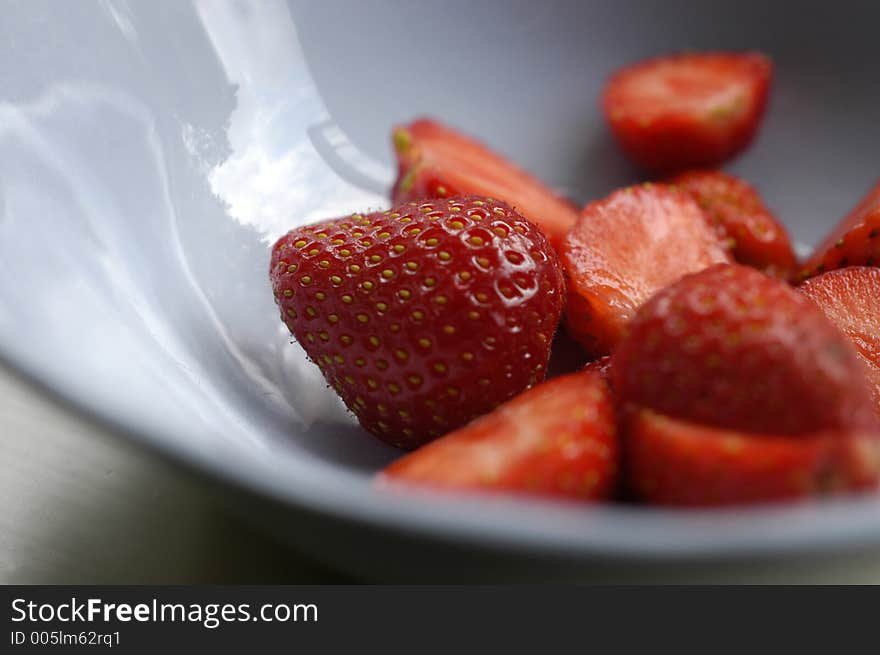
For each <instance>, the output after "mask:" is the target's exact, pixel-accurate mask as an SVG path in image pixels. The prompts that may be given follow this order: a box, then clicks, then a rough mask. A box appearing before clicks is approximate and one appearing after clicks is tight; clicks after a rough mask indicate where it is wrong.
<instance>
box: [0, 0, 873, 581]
mask: <svg viewBox="0 0 880 655" xmlns="http://www.w3.org/2000/svg"><path fill="white" fill-rule="evenodd" d="M878 20H880V6H877V5H868V4H867V3H857V2H845V1H844V2H838V3H834V4H833V5H828V4H827V3H805V4H803V5H802V6H801V7H800V8H799V9H798V11H797V15H796V16H793V15H792V10H791V8H790V7H786V6H783V5H781V4H780V5H775V4H772V3H766V2H758V1H751V0H748V1H742V2H738V3H735V4H734V3H730V2H682V1H680V0H676V1H670V2H664V3H650V2H632V1H625V2H613V3H612V2H576V1H571V2H552V3H532V2H524V1H516V2H503V3H502V2H489V3H470V2H464V1H460V0H454V1H451V2H445V3H442V4H438V3H401V2H382V1H377V2H371V3H355V2H347V3H340V2H321V3H315V2H293V1H292V2H289V3H286V4H285V3H284V2H281V1H280V0H261V1H256V0H255V1H252V2H248V1H244V0H240V1H236V2H229V3H221V2H214V1H209V0H204V1H197V2H194V3H189V2H171V1H161V2H151V3H146V2H143V3H131V2H126V1H125V0H105V1H103V2H89V3H60V2H52V1H50V0H33V1H31V2H27V3H13V4H11V5H8V6H6V7H5V9H4V20H3V23H2V25H0V35H2V38H0V54H2V56H0V79H2V80H3V84H2V87H0V358H2V360H3V361H4V362H5V363H6V364H7V365H9V366H11V367H13V368H15V369H16V370H18V371H20V372H21V373H23V374H24V375H25V376H27V377H28V378H29V379H31V380H33V381H34V382H36V383H38V384H40V385H41V386H42V387H43V388H45V389H47V390H49V391H50V392H51V393H52V394H53V395H55V396H56V397H58V398H60V399H62V400H64V401H65V402H66V403H68V404H69V405H71V406H73V407H75V408H76V409H77V410H78V411H80V412H82V413H85V414H87V415H89V416H91V417H93V418H94V419H95V420H97V421H99V422H101V423H102V424H105V425H107V426H110V427H111V428H112V429H114V430H115V431H116V432H117V433H118V434H119V435H120V438H124V439H130V440H134V441H136V442H138V443H140V444H142V445H144V446H145V447H148V448H150V449H152V450H155V451H158V452H161V453H163V454H164V455H165V456H167V457H169V458H171V459H173V460H174V461H176V462H180V463H182V464H184V465H185V466H187V467H188V468H190V469H192V470H195V471H198V472H200V473H202V474H205V475H207V476H209V477H210V478H212V479H214V480H216V481H218V482H220V483H221V484H222V485H224V488H225V489H228V490H229V493H228V494H227V497H228V499H229V504H230V505H231V506H232V505H234V506H236V507H239V508H242V507H243V508H244V509H245V511H246V513H247V514H248V516H250V517H252V518H254V519H255V520H259V521H261V522H263V523H265V524H267V525H269V526H271V528H272V529H273V530H276V531H277V532H278V533H279V534H283V535H284V536H285V538H288V539H290V540H291V542H292V543H294V544H296V545H298V546H300V547H302V548H305V549H308V550H309V551H311V552H313V553H315V554H317V555H318V556H320V557H323V558H324V559H328V560H332V561H334V562H336V563H337V564H339V565H341V566H343V567H346V568H348V569H351V570H356V571H363V572H368V573H370V574H371V575H374V576H378V575H381V576H388V577H389V578H390V577H400V578H405V577H413V576H414V577H419V576H435V577H436V576H447V575H448V576H455V575H458V576H460V577H461V576H464V577H467V576H473V577H474V579H475V578H476V577H478V576H479V577H482V578H485V577H490V578H491V577H493V576H497V577H506V578H512V577H538V578H549V577H554V576H560V577H563V578H567V579H572V578H577V577H579V576H582V575H587V574H588V573H589V572H590V571H595V570H597V567H599V568H601V567H604V566H645V567H650V566H662V565H666V564H668V563H671V562H676V563H706V562H743V561H751V560H754V559H755V558H769V559H770V560H773V559H776V560H781V559H786V558H791V557H794V556H795V555H810V554H818V553H827V552H830V551H834V552H844V551H848V550H851V549H856V548H867V547H870V546H872V545H880V500H878V498H876V497H854V498H850V499H841V500H835V501H826V502H816V503H810V504H802V505H791V506H768V507H762V508H758V509H739V510H724V511H673V510H658V509H652V508H641V507H630V506H623V505H608V506H601V507H593V506H580V505H573V504H551V503H547V502H540V501H534V500H512V499H502V498H468V499H467V501H466V502H463V501H462V499H461V498H457V497H437V496H436V495H431V494H423V493H418V494H411V495H401V494H396V493H388V492H383V491H379V490H377V489H376V488H374V486H373V485H372V483H371V476H372V475H373V473H374V472H376V471H377V470H379V469H380V468H381V467H382V466H383V465H385V464H387V463H388V462H390V461H391V460H393V459H394V458H395V457H397V456H398V455H399V453H398V452H397V451H395V450H394V449H392V448H390V447H387V446H385V445H383V444H382V443H380V442H379V441H378V440H376V439H373V438H371V437H369V436H368V435H366V434H365V433H363V432H362V431H361V430H360V429H359V428H358V427H357V425H356V423H355V422H354V421H353V419H352V418H351V416H349V415H348V414H347V413H346V412H345V411H344V408H343V407H342V406H341V404H340V402H339V401H338V399H337V398H336V397H335V395H334V394H333V393H332V392H331V391H329V390H328V389H327V388H326V386H325V385H324V383H323V380H322V379H321V377H320V374H319V372H318V370H317V368H315V367H313V366H312V365H311V364H309V363H307V361H306V359H305V356H304V354H303V352H302V350H301V348H300V347H299V346H298V345H296V344H295V343H291V338H290V336H289V335H288V333H287V331H286V328H285V327H284V326H283V325H282V324H281V322H280V321H279V320H278V317H277V311H276V308H275V306H274V304H273V299H272V294H271V289H270V286H269V282H268V276H267V268H268V257H269V246H270V245H271V243H272V242H273V240H274V239H276V238H277V237H278V236H279V235H280V234H282V233H284V232H285V231H286V230H287V229H289V228H291V227H292V226H294V225H300V224H305V223H308V222H312V221H314V220H317V219H321V218H325V217H333V216H338V215H342V214H345V213H349V212H352V211H360V210H365V209H367V208H380V207H385V206H387V205H388V200H387V190H388V188H389V186H390V184H391V182H392V179H393V174H394V169H393V165H392V164H393V162H392V157H391V151H390V144H389V132H390V128H391V126H392V125H393V124H395V123H398V122H403V121H407V120H409V119H411V118H413V117H415V116H418V115H432V116H436V117H439V118H441V119H442V120H444V121H447V122H449V123H451V124H453V125H455V126H457V127H460V128H462V129H463V130H465V131H467V132H470V133H472V134H475V135H479V136H480V137H481V138H482V139H484V140H485V141H487V142H488V143H490V144H492V145H494V146H495V147H497V148H498V149H499V150H501V151H502V152H504V153H505V154H507V155H509V156H510V157H511V158H513V159H514V160H516V161H518V162H519V163H521V164H522V165H523V166H524V167H526V168H528V169H530V170H532V171H533V172H535V173H537V174H538V175H539V176H541V177H542V178H544V179H545V180H547V181H548V182H549V183H551V184H552V185H553V186H555V187H557V188H558V189H560V190H561V191H564V192H566V193H568V194H569V195H570V196H572V197H573V198H574V199H576V200H578V201H579V202H584V201H587V200H589V199H592V198H597V197H600V196H602V195H605V194H607V193H608V192H610V191H611V190H612V189H613V188H615V187H618V186H621V185H623V184H626V183H629V182H632V181H634V180H637V179H639V173H638V171H636V170H634V169H632V168H631V167H630V166H629V165H628V164H627V162H626V161H625V159H624V158H623V157H622V156H621V155H620V154H619V152H618V150H617V149H616V147H615V146H614V144H613V143H612V141H611V138H610V136H609V134H608V132H607V129H606V127H605V125H604V123H603V121H602V118H601V116H600V113H599V110H598V100H597V99H598V94H599V92H600V90H601V87H602V84H603V81H604V80H605V79H606V77H607V76H608V75H609V73H611V72H612V71H613V70H614V69H615V68H617V67H619V66H621V65H624V64H626V63H629V62H632V61H634V60H637V59H639V58H642V57H646V56H649V55H652V54H658V53H664V52H670V51H677V50H685V49H737V50H741V49H758V50H762V51H764V52H766V53H768V54H769V55H771V56H772V57H773V59H774V62H775V65H776V81H775V87H774V91H773V95H772V100H771V105H770V109H769V113H768V115H767V118H766V121H765V124H764V125H763V128H762V131H761V134H760V135H759V138H758V139H757V141H756V143H755V144H754V145H753V146H752V147H751V148H750V149H749V150H748V152H747V153H745V154H744V155H743V156H741V157H740V158H738V159H737V160H736V161H735V162H733V164H732V166H731V170H733V171H734V172H735V173H737V174H741V175H743V176H745V177H746V178H747V179H749V180H751V181H753V182H755V183H756V184H757V185H758V187H759V188H760V189H761V191H762V192H763V194H764V196H765V198H766V199H767V202H768V204H769V205H770V206H771V207H773V208H774V209H775V210H776V211H777V212H778V213H779V215H780V216H781V217H782V218H783V219H784V220H785V222H786V223H787V225H788V227H789V229H790V230H791V231H792V233H793V235H794V236H795V238H796V239H797V240H798V241H799V242H800V243H803V244H807V245H809V244H812V243H814V242H816V241H818V240H819V239H820V238H821V236H822V235H823V234H824V233H825V232H826V231H827V230H828V229H829V228H830V227H831V226H832V225H833V223H835V222H836V221H837V219H838V218H839V217H840V216H842V215H843V214H844V213H845V211H846V210H847V209H848V208H849V207H850V206H852V205H853V204H854V203H855V201H856V200H857V199H858V198H859V197H860V195H861V194H862V193H863V192H864V191H865V190H866V189H867V188H868V187H869V186H870V184H871V183H872V182H873V181H874V180H875V179H876V178H877V177H878V175H880V165H878V162H877V154H878V153H880V128H878V126H877V107H878V106H880V76H878V74H877V62H880V41H878V39H877V38H876V34H875V31H876V30H875V27H874V26H875V25H876V24H877V22H878ZM236 491H238V492H242V493H236ZM242 501H243V502H242ZM447 579H448V578H447Z"/></svg>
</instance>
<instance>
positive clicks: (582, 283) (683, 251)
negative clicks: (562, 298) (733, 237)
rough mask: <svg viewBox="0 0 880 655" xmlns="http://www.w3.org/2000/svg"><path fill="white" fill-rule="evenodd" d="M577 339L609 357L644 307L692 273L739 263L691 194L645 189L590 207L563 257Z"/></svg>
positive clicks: (569, 321)
mask: <svg viewBox="0 0 880 655" xmlns="http://www.w3.org/2000/svg"><path fill="white" fill-rule="evenodd" d="M560 254H561V256H562V264H563V267H564V268H565V273H566V277H567V280H568V285H567V286H568V305H567V307H566V322H567V325H568V329H569V332H570V333H571V334H572V335H573V336H574V337H575V338H576V339H577V340H578V341H579V342H580V343H581V345H582V346H583V347H584V348H585V349H586V350H587V351H588V352H589V353H590V354H591V355H593V356H594V357H597V356H600V355H604V354H606V353H608V352H609V351H610V350H611V348H612V347H613V346H614V345H615V344H616V343H617V342H618V341H619V340H620V338H621V336H622V335H623V331H624V327H625V326H626V323H627V321H628V320H629V319H630V318H631V317H632V315H633V314H634V313H635V311H636V309H638V307H639V305H641V304H642V303H643V302H645V301H646V300H647V299H648V298H650V297H651V296H652V295H653V294H654V293H655V292H657V291H659V290H660V289H662V288H663V287H665V286H666V285H667V284H670V283H671V282H675V281H676V280H678V279H679V278H680V277H681V276H683V275H685V274H687V273H693V272H695V271H699V270H702V269H704V268H706V267H707V266H711V265H712V264H716V263H719V262H729V261H731V259H730V255H729V254H728V253H727V251H726V250H725V249H724V247H723V246H722V243H721V240H720V239H719V238H718V235H717V234H716V233H715V231H714V230H713V229H712V228H711V227H710V226H709V225H708V222H707V221H706V218H705V217H704V216H703V213H702V211H701V210H700V208H699V207H698V206H697V204H696V202H695V201H694V200H693V199H692V198H691V197H690V196H689V195H688V194H686V193H684V192H682V191H679V190H676V189H673V188H671V187H668V186H665V185H659V184H644V185H641V186H637V187H630V188H627V189H622V190H620V191H616V192H614V193H612V194H611V195H610V196H609V197H608V198H606V199H604V200H600V201H598V202H594V203H592V204H589V205H587V206H586V207H585V208H584V210H583V212H582V213H581V217H580V220H578V222H577V225H575V227H574V229H572V231H571V232H570V233H569V234H568V236H567V237H566V238H565V241H564V242H563V244H562V248H561V250H560Z"/></svg>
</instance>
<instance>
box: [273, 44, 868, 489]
mask: <svg viewBox="0 0 880 655" xmlns="http://www.w3.org/2000/svg"><path fill="white" fill-rule="evenodd" d="M771 75H772V67H771V64H770V62H769V60H768V59H767V58H766V57H764V56H763V55H760V54H751V53H749V54H739V53H708V54H687V55H676V56H671V57H663V58H658V59H652V60H648V61H646V62H642V63H639V64H637V65H635V66H632V67H629V68H626V69H624V70H622V71H620V72H618V73H617V74H615V75H614V76H612V77H611V78H610V80H609V81H608V83H607V86H606V89H605V92H604V95H603V98H602V106H603V109H604V112H605V115H606V118H607V120H608V124H609V126H610V128H611V130H612V132H613V134H614V136H615V137H616V139H617V140H618V142H619V143H620V145H621V147H622V149H623V150H624V152H625V153H627V154H628V155H629V156H630V157H631V158H632V159H633V161H635V162H636V163H637V164H639V165H640V166H642V167H643V168H644V169H645V170H647V171H649V172H651V173H652V174H653V175H655V176H657V178H656V179H655V180H654V181H653V182H646V183H643V184H640V185H638V186H633V187H629V188H625V189H620V190H618V191H615V192H614V193H612V194H611V195H610V196H608V197H607V198H604V199H600V200H596V201H595V202H592V203H590V204H588V205H587V206H586V207H585V208H583V209H582V210H580V211H578V209H577V207H576V206H575V205H574V204H572V203H571V202H570V201H568V200H567V199H565V198H562V197H561V196H559V195H557V194H556V193H554V192H553V191H551V190H550V189H548V188H547V187H545V186H544V185H543V184H542V183H541V182H540V181H539V180H537V179H536V178H535V177H533V176H532V175H530V174H528V173H526V172H525V171H523V170H521V169H519V168H518V167H516V166H515V165H514V164H512V163H510V162H509V161H507V160H506V159H504V158H503V157H501V156H499V155H497V154H495V153H493V152H491V151H489V150H488V149H487V148H486V147H485V146H483V145H481V144H480V143H478V142H476V141H474V140H472V139H471V138H469V137H466V136H463V135H462V134H459V133H457V132H455V131H453V130H452V129H450V128H448V127H444V126H442V125H440V124H439V123H437V122H434V121H431V120H418V121H415V122H414V123H411V124H410V125H407V126H403V127H399V128H397V129H395V130H394V132H393V143H394V148H395V151H396V154H397V159H398V163H399V175H398V178H397V181H396V183H395V185H394V188H393V189H392V191H391V196H392V204H393V207H392V208H391V209H389V210H386V211H377V212H370V213H363V214H353V215H350V216H346V217H343V218H338V219H334V220H329V221H325V222H322V223H317V224H314V225H309V226H306V227H301V228H297V229H294V230H292V231H291V232H289V233H288V234H287V235H285V236H284V237H282V238H281V239H280V240H279V241H278V242H277V243H276V244H275V246H274V247H273V249H272V257H271V269H270V276H271V281H272V285H273V288H274V293H275V299H276V302H277V304H278V306H279V308H280V310H281V318H282V320H283V321H284V322H285V324H286V325H287V326H288V328H289V329H290V331H291V333H292V334H293V335H294V337H295V338H296V340H297V341H298V342H299V343H300V344H302V346H303V347H304V349H305V351H306V353H307V354H308V356H309V358H310V359H311V360H312V361H313V362H314V363H315V364H316V365H317V366H319V367H320V369H321V371H322V372H323V374H324V377H325V379H326V380H327V383H328V384H329V385H330V386H332V387H333V388H334V389H335V390H336V391H337V392H338V393H339V395H340V397H341V398H342V400H343V401H344V402H345V404H346V406H347V407H348V408H349V409H350V410H351V411H352V412H353V413H354V415H355V416H356V417H357V419H358V421H359V422H360V424H361V425H362V426H363V427H364V429H365V430H367V431H368V432H370V433H372V434H373V435H375V436H376V437H378V438H379V439H382V440H383V441H385V442H387V443H389V444H393V445H394V446H398V447H400V448H405V449H409V450H413V451H414V452H412V453H409V454H408V455H406V456H404V457H402V458H401V459H399V460H398V461H396V462H394V463H393V464H392V465H391V466H390V467H388V468H387V469H386V470H385V471H383V472H382V473H381V474H380V476H379V478H378V480H379V482H380V483H381V484H383V485H394V486H400V485H406V484H414V485H427V486H431V487H435V488H445V489H452V490H476V491H495V492H508V493H522V494H537V495H544V496H554V497H563V498H569V499H578V500H594V501H595V500H609V499H627V500H640V501H645V502H649V503H656V504H665V505H685V506H698V505H703V506H707V505H708V506H711V505H725V504H742V503H755V502H768V501H777V500H784V499H799V498H808V497H814V496H821V495H829V494H835V493H847V492H853V491H858V490H863V489H870V488H874V487H875V486H877V484H878V481H880V268H876V267H875V266H876V265H880V183H878V185H877V186H876V187H875V188H874V189H873V190H872V191H871V192H870V193H869V194H868V196H866V197H865V199H864V200H862V202H861V203H860V204H859V205H858V206H857V207H856V208H855V209H854V210H853V211H852V213H850V214H849V215H848V216H847V217H845V218H844V219H843V220H842V221H841V222H840V224H839V225H838V226H837V227H836V228H835V229H834V230H833V231H832V233H831V235H830V236H829V237H828V239H827V240H826V241H824V242H823V243H822V244H820V246H819V247H818V248H817V249H816V251H815V253H814V254H813V255H812V256H810V257H809V259H808V260H807V261H806V262H805V263H803V264H800V263H799V262H798V259H797V257H796V256H795V254H794V252H793V250H792V246H791V242H790V240H789V236H788V234H787V232H786V229H785V227H784V226H783V225H782V224H781V223H780V222H779V221H778V220H777V219H776V217H775V216H774V215H773V213H772V212H771V211H770V210H769V209H768V208H767V206H766V205H765V204H764V202H763V201H762V199H761V197H760V195H759V194H758V192H757V191H756V190H755V189H754V188H753V187H752V186H751V185H749V184H748V183H746V182H745V181H743V180H740V179H738V178H736V177H734V176H732V175H730V174H727V173H724V172H721V171H719V170H716V169H715V167H717V166H719V165H721V164H723V163H724V162H726V161H728V160H729V159H730V158H731V157H733V156H735V155H736V154H737V153H739V152H741V151H742V150H743V149H744V148H745V147H746V146H747V145H748V144H749V142H750V141H751V140H752V138H753V137H754V135H755V133H756V131H757V128H758V125H759V123H760V120H761V117H762V115H763V112H764V108H765V105H766V104H767V98H768V95H769V89H770V81H771ZM560 323H564V326H565V330H566V331H567V332H568V334H569V335H570V336H571V337H572V338H573V339H574V340H575V341H576V342H577V343H578V344H579V345H580V347H582V349H583V351H584V353H585V355H586V357H588V358H589V359H591V360H592V361H590V363H589V364H587V365H586V366H585V367H583V368H582V369H581V370H574V371H570V372H568V373H566V374H563V375H561V376H558V377H554V378H552V379H550V380H548V381H544V380H545V377H546V375H547V368H548V360H549V357H550V353H551V348H552V347H553V344H554V337H555V335H556V332H557V327H558V326H559V325H560Z"/></svg>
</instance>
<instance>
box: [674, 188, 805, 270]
mask: <svg viewBox="0 0 880 655" xmlns="http://www.w3.org/2000/svg"><path fill="white" fill-rule="evenodd" d="M673 183H674V184H677V185H678V186H680V187H682V188H683V189H685V190H686V191H687V192H688V193H690V194H691V195H692V196H693V197H694V199H695V200H696V201H697V204H699V205H700V208H701V209H702V210H703V211H704V212H705V213H706V215H707V216H708V217H709V218H710V220H711V221H712V222H713V223H714V224H715V225H716V227H717V229H718V231H719V234H721V236H722V237H724V238H726V239H729V240H730V241H731V245H732V248H733V257H734V259H736V261H738V262H739V263H741V264H746V265H748V266H753V267H755V268H757V269H760V270H762V271H764V272H765V273H767V274H768V275H774V276H776V277H780V278H784V279H788V278H790V277H791V276H792V275H794V273H795V272H796V268H797V258H796V257H795V254H794V250H792V247H791V240H790V239H789V237H788V232H787V231H786V229H785V226H784V225H782V223H780V222H779V221H778V220H777V219H776V217H775V216H773V214H772V213H771V212H770V210H769V209H767V206H766V205H765V204H764V201H763V200H762V199H761V196H760V195H759V194H758V192H757V191H756V190H755V189H754V188H753V187H752V186H751V185H750V184H748V183H747V182H746V181H745V180H741V179H739V178H738V177H734V176H733V175H729V174H728V173H722V172H721V171H690V172H688V173H683V174H682V175H679V176H678V177H676V178H674V179H673Z"/></svg>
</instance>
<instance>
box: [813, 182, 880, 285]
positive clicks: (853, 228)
mask: <svg viewBox="0 0 880 655" xmlns="http://www.w3.org/2000/svg"><path fill="white" fill-rule="evenodd" d="M846 266H880V182H877V184H875V185H874V187H873V188H872V189H871V190H870V191H869V192H868V194H867V195H866V196H865V197H864V198H862V200H861V201H860V202H859V204H858V205H856V207H855V208H854V209H853V210H852V211H851V212H850V213H849V214H847V215H846V216H845V217H844V218H843V220H841V221H840V223H838V224H837V226H836V227H835V228H834V230H833V231H832V232H831V234H829V235H828V237H827V238H826V239H825V240H824V241H823V242H822V243H820V244H819V245H818V246H817V247H816V250H815V251H814V252H813V254H812V255H811V256H810V258H809V259H808V260H807V262H806V264H804V268H803V270H802V271H801V278H803V279H806V278H808V277H811V276H813V275H818V274H820V273H823V272H824V271H831V270H834V269H835V268H844V267H846Z"/></svg>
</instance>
